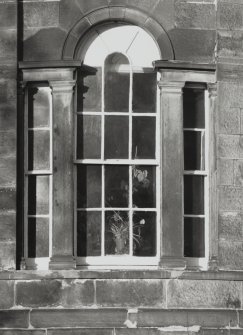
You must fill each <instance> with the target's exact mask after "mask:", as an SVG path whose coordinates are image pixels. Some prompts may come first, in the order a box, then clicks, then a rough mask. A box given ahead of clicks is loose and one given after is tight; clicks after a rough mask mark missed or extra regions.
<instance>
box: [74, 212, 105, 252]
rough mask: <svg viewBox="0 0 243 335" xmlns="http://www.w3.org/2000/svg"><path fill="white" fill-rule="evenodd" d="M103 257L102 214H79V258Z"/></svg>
mask: <svg viewBox="0 0 243 335" xmlns="http://www.w3.org/2000/svg"><path fill="white" fill-rule="evenodd" d="M100 255H101V212H96V211H95V212H94V211H93V212H92V211H88V212H84V211H82V212H80V211H79V212H78V215H77V256H79V257H85V256H100Z"/></svg>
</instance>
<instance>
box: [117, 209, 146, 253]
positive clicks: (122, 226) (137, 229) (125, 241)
mask: <svg viewBox="0 0 243 335" xmlns="http://www.w3.org/2000/svg"><path fill="white" fill-rule="evenodd" d="M144 224H145V220H144V219H142V220H140V221H139V223H137V224H133V241H134V242H135V243H134V245H133V247H134V248H135V247H136V245H141V243H142V236H141V225H144ZM110 232H111V233H112V238H113V241H114V242H115V253H116V254H117V255H123V254H127V253H128V251H129V219H128V218H123V217H122V216H121V215H120V213H119V212H116V211H114V213H113V215H112V216H111V217H110Z"/></svg>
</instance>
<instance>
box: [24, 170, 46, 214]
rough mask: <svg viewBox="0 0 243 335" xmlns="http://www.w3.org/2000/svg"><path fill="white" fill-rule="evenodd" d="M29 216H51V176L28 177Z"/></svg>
mask: <svg viewBox="0 0 243 335" xmlns="http://www.w3.org/2000/svg"><path fill="white" fill-rule="evenodd" d="M28 214H29V215H36V214H39V215H41V214H49V176H29V177H28Z"/></svg>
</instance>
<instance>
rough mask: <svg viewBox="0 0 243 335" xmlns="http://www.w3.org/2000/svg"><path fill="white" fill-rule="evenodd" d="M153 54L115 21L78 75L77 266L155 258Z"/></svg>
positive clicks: (146, 42)
mask: <svg viewBox="0 0 243 335" xmlns="http://www.w3.org/2000/svg"><path fill="white" fill-rule="evenodd" d="M148 48H149V49H148ZM159 57H160V55H159V52H158V48H157V46H156V44H155V42H154V41H153V39H152V38H151V37H150V36H149V35H148V34H147V33H146V32H145V31H143V30H142V29H140V28H138V27H134V26H121V27H118V28H113V29H111V30H108V31H105V32H103V33H100V34H99V35H98V36H97V38H96V39H95V40H94V41H93V43H92V44H91V46H90V47H89V49H88V50H87V53H86V56H85V59H84V64H83V66H82V67H81V69H80V71H79V73H78V85H77V97H78V103H77V119H76V131H77V142H76V161H75V165H76V168H77V202H76V225H77V257H78V263H79V264H89V265H92V264H95V265H97V264H102V265H105V264H108V265H117V264H119V265H122V264H123V265H128V264H136V265H141V264H148V265H151V264H158V261H159V230H160V229H159V217H160V212H159V207H160V206H159V204H160V199H159V188H160V186H159V185H160V184H159V161H160V157H159V148H158V146H159V144H158V141H157V139H158V138H159V127H158V123H159V111H158V109H157V105H158V99H157V98H158V97H157V72H155V71H154V69H153V67H152V61H154V60H155V59H157V58H159ZM121 256H122V257H121Z"/></svg>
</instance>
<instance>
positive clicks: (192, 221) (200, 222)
mask: <svg viewBox="0 0 243 335" xmlns="http://www.w3.org/2000/svg"><path fill="white" fill-rule="evenodd" d="M184 256H185V257H204V256H205V237H204V219H203V218H197V217H190V218H187V217H186V218H184Z"/></svg>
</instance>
